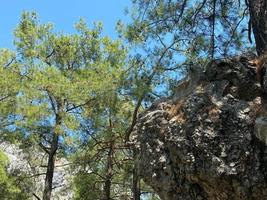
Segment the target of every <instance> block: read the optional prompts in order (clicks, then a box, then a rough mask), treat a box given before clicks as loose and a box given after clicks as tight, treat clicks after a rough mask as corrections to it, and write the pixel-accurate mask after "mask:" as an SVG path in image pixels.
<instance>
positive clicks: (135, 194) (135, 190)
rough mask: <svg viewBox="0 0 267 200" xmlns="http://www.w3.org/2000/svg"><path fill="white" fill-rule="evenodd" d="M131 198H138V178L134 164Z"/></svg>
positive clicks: (135, 199)
mask: <svg viewBox="0 0 267 200" xmlns="http://www.w3.org/2000/svg"><path fill="white" fill-rule="evenodd" d="M132 190H133V200H140V195H141V192H140V178H139V173H138V167H137V166H136V164H134V169H133V189H132Z"/></svg>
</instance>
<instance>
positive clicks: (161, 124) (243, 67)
mask: <svg viewBox="0 0 267 200" xmlns="http://www.w3.org/2000/svg"><path fill="white" fill-rule="evenodd" d="M251 57H253V55H243V56H239V57H235V58H232V59H223V60H216V61H213V62H211V63H210V64H209V65H208V66H207V68H206V71H205V72H203V77H204V78H202V79H200V80H199V81H198V83H196V84H193V85H192V84H191V86H190V87H193V89H192V90H191V93H188V92H187V93H186V95H176V97H177V96H178V97H179V98H173V97H170V98H169V99H167V100H166V101H159V102H160V103H158V104H153V106H151V108H149V109H147V110H146V111H145V112H144V113H141V114H140V115H139V117H138V121H137V124H136V126H135V128H134V131H133V133H132V142H133V143H135V149H134V152H135V163H136V165H137V166H138V168H139V173H140V176H141V177H142V178H143V179H144V181H145V182H146V183H147V184H149V185H151V186H152V187H153V188H154V190H155V191H156V192H157V193H158V194H159V196H160V197H161V198H162V199H164V200H174V199H175V200H176V199H177V200H179V199H181V200H194V199H197V200H201V199H203V200H204V199H208V200H214V199H218V200H228V199H246V200H253V199H255V200H256V199H266V198H267V145H266V144H267V140H266V138H267V131H266V130H267V129H266V127H267V121H266V118H263V117H262V116H263V114H264V113H265V111H266V110H267V109H266V108H265V103H264V102H265V99H266V97H265V93H264V91H263V88H264V87H262V86H261V85H260V84H259V83H258V82H257V80H256V75H255V73H254V71H253V69H251V67H250V66H249V62H248V61H249V60H250V59H251ZM188 85H190V84H188ZM178 87H179V86H178ZM177 91H178V92H181V89H178V90H177Z"/></svg>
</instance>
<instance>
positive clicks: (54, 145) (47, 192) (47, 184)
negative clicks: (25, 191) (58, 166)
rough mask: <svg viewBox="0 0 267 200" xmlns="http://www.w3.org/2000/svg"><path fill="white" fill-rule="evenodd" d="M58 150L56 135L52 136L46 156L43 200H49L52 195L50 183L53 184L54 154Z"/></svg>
mask: <svg viewBox="0 0 267 200" xmlns="http://www.w3.org/2000/svg"><path fill="white" fill-rule="evenodd" d="M57 148H58V135H56V134H54V136H53V141H52V144H51V150H50V153H49V155H48V163H47V170H46V176H45V187H44V193H43V200H50V199H51V193H52V189H53V188H52V183H53V176H54V169H55V159H56V153H57Z"/></svg>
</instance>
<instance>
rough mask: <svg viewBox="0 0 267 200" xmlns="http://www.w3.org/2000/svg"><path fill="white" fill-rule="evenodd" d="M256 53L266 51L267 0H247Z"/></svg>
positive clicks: (260, 53)
mask: <svg viewBox="0 0 267 200" xmlns="http://www.w3.org/2000/svg"><path fill="white" fill-rule="evenodd" d="M248 3H249V4H248V5H249V11H250V19H251V26H252V30H253V33H254V37H255V42H256V50H257V53H258V55H262V54H264V53H265V52H267V0H248Z"/></svg>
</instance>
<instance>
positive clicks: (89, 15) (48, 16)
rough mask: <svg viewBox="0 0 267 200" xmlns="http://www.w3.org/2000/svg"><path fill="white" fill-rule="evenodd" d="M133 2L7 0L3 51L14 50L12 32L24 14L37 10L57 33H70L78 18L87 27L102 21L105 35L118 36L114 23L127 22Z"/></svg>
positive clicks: (0, 39)
mask: <svg viewBox="0 0 267 200" xmlns="http://www.w3.org/2000/svg"><path fill="white" fill-rule="evenodd" d="M130 5H131V0H6V1H3V2H1V6H0V13H1V14H0V48H12V44H13V31H14V28H15V27H16V25H17V24H18V22H19V19H20V15H21V13H22V12H23V11H36V12H37V13H38V15H39V18H40V20H41V22H52V23H53V24H54V25H55V28H56V30H60V31H61V30H63V31H64V32H66V33H70V32H72V31H73V30H74V28H73V25H74V23H75V22H77V21H78V19H79V18H81V17H82V18H84V19H85V20H86V21H87V23H88V25H92V23H93V22H94V21H102V22H103V24H104V31H103V33H104V34H105V35H109V36H111V37H112V38H115V37H116V32H115V24H116V22H117V21H118V20H119V19H122V20H123V21H127V19H128V17H126V16H125V15H124V9H125V8H126V7H130Z"/></svg>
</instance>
